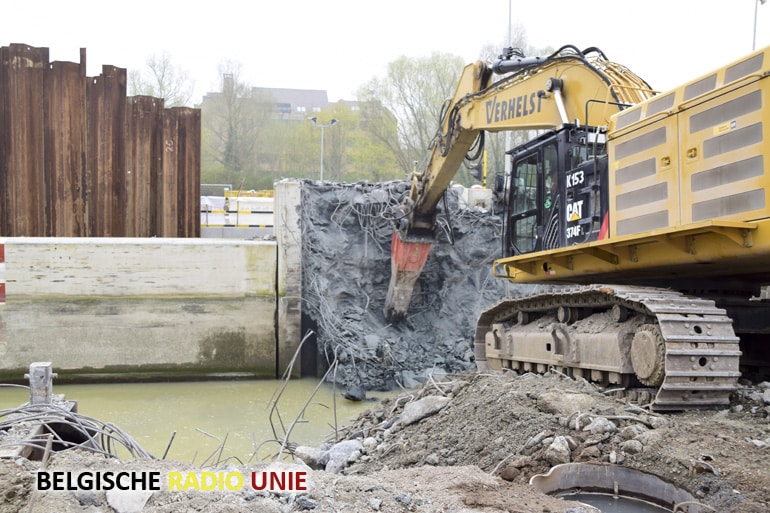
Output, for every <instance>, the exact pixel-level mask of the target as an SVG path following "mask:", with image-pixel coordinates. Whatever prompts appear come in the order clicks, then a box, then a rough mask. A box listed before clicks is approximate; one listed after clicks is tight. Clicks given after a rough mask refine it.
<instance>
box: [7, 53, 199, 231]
mask: <svg viewBox="0 0 770 513" xmlns="http://www.w3.org/2000/svg"><path fill="white" fill-rule="evenodd" d="M48 57H49V52H48V48H34V47H31V46H29V45H25V44H11V45H9V46H7V47H0V236H6V237H52V236H56V237H106V236H112V237H199V236H200V214H199V209H200V133H201V130H200V124H201V117H200V110H199V109H192V108H186V107H175V108H165V107H164V103H163V100H162V99H159V98H153V97H148V96H135V97H127V96H126V70H125V69H124V68H118V67H115V66H108V65H105V66H103V67H102V73H101V74H100V75H99V76H98V77H86V72H85V70H86V55H85V49H81V52H80V63H73V62H59V61H55V62H49V60H48Z"/></svg>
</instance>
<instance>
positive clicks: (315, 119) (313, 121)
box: [308, 116, 337, 182]
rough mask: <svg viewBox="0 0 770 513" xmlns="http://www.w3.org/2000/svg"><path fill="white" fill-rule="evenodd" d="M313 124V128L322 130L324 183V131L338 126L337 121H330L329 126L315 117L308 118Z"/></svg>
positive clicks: (322, 179) (322, 173) (322, 174)
mask: <svg viewBox="0 0 770 513" xmlns="http://www.w3.org/2000/svg"><path fill="white" fill-rule="evenodd" d="M308 119H309V120H310V122H311V123H313V126H317V127H318V128H320V129H321V177H320V179H321V181H322V182H323V181H324V129H325V128H331V127H333V126H334V125H336V124H337V119H336V118H335V119H332V120H331V121H329V124H328V125H324V124H321V123H319V122H318V118H317V117H315V116H313V117H312V118H308Z"/></svg>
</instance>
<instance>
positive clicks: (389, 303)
mask: <svg viewBox="0 0 770 513" xmlns="http://www.w3.org/2000/svg"><path fill="white" fill-rule="evenodd" d="M495 75H497V76H501V77H502V78H500V79H499V80H497V81H493V77H494V76H495ZM653 94H654V93H653V91H652V90H651V89H650V87H649V85H648V84H647V83H646V82H644V80H642V79H641V78H639V77H638V76H636V75H635V74H634V73H632V72H631V71H630V70H628V69H627V68H625V67H624V66H621V65H619V64H616V63H613V62H610V61H608V60H607V59H606V57H605V56H604V54H603V53H602V52H601V51H600V50H598V49H595V48H591V49H588V50H585V51H582V52H581V51H579V50H578V49H577V48H575V47H573V46H565V47H563V48H561V49H560V50H558V51H557V52H555V53H553V54H552V55H550V56H548V57H532V58H527V57H524V56H523V55H522V54H521V53H520V52H517V51H515V50H513V49H507V51H506V53H505V54H503V55H501V56H500V58H499V59H498V60H497V61H495V63H494V64H493V65H492V66H491V67H490V66H488V65H487V64H485V63H483V62H476V63H473V64H469V65H468V66H466V67H465V68H464V70H463V72H462V74H461V76H460V80H459V81H458V84H457V87H456V90H455V93H454V96H453V97H452V98H451V99H450V100H449V101H448V102H447V104H445V106H444V111H443V116H442V121H441V126H440V127H439V130H438V132H437V134H436V137H435V138H434V140H433V143H432V146H431V148H430V157H429V159H428V163H427V166H426V167H425V169H423V170H422V171H420V172H417V171H415V172H413V173H412V176H411V187H410V191H409V195H408V197H406V198H405V200H404V203H403V206H402V207H403V211H402V212H403V213H402V217H401V218H400V220H399V226H398V227H397V229H396V231H395V232H394V234H393V240H392V247H391V278H390V285H389V288H388V294H387V297H386V301H385V308H384V313H385V316H386V318H388V319H389V320H398V319H400V318H402V317H403V316H404V315H405V314H406V312H407V310H408V307H409V303H410V301H411V297H412V291H413V289H414V284H415V283H416V281H417V279H418V278H419V276H420V273H421V272H422V269H423V267H424V265H425V262H426V261H427V258H428V254H429V252H430V246H431V244H432V242H433V241H434V240H435V229H436V207H437V205H438V202H439V201H440V200H441V197H442V195H443V194H444V192H445V191H446V189H447V188H448V187H449V185H450V183H451V181H452V179H453V178H454V176H455V174H456V173H457V171H458V170H459V168H460V165H461V164H462V163H463V160H465V158H466V155H467V154H468V152H469V150H470V149H471V148H472V147H474V145H476V142H477V140H479V141H480V142H481V141H483V133H484V131H491V132H497V131H503V130H535V129H554V128H558V127H560V126H562V125H564V124H567V123H573V122H577V123H582V124H585V125H590V126H595V127H606V126H607V125H608V123H609V118H610V116H611V115H612V114H614V113H616V112H618V111H619V110H622V109H623V108H625V107H627V106H630V105H634V104H636V103H638V102H639V101H642V100H644V99H647V98H649V97H650V96H652V95H653Z"/></svg>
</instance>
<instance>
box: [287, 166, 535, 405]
mask: <svg viewBox="0 0 770 513" xmlns="http://www.w3.org/2000/svg"><path fill="white" fill-rule="evenodd" d="M408 188H409V187H408V183H407V182H400V181H399V182H390V183H379V184H371V185H370V184H361V183H359V184H334V185H330V184H328V183H327V184H323V185H319V184H317V183H313V182H305V183H303V185H302V216H301V222H302V225H303V226H302V233H303V241H302V247H303V251H302V262H303V264H302V265H303V267H302V276H303V277H302V289H303V297H304V298H305V300H304V301H303V313H304V314H306V318H307V319H309V321H310V324H308V325H307V326H306V330H312V331H314V332H315V333H316V334H317V340H316V342H317V346H318V352H319V355H320V357H321V364H322V365H329V364H331V362H333V361H334V360H335V358H336V361H337V362H338V368H337V370H336V373H335V379H336V380H337V383H339V384H341V385H343V386H346V387H350V386H352V385H360V386H361V387H363V388H364V389H365V390H391V389H394V388H396V387H399V386H401V387H403V388H411V387H414V386H416V385H419V384H420V383H422V382H424V381H426V379H427V378H428V376H429V375H430V374H431V373H434V372H440V373H441V374H442V375H443V374H445V373H456V372H462V371H466V370H469V369H471V368H473V367H474V356H473V335H474V329H475V323H476V319H477V318H478V315H479V313H480V312H481V311H482V310H483V309H484V308H486V307H488V306H489V305H491V304H493V303H495V302H497V301H498V300H499V299H500V298H501V297H503V296H504V295H506V293H507V294H508V295H515V293H516V292H517V291H518V290H522V287H523V286H520V285H519V286H514V285H512V284H509V283H508V282H507V281H505V280H500V279H497V278H494V276H492V273H491V268H492V265H491V264H492V262H493V261H494V259H496V258H499V257H500V251H501V250H500V248H501V245H500V237H501V230H502V221H501V219H500V217H499V216H497V215H495V214H494V212H493V211H490V210H487V209H478V208H465V209H461V208H460V207H459V200H458V198H459V194H458V192H457V190H456V189H455V188H452V189H450V190H449V191H448V193H447V202H446V204H447V205H448V212H449V213H448V214H447V212H445V211H444V208H443V202H442V204H441V208H440V209H439V214H438V225H439V229H438V239H437V241H436V242H435V243H434V244H433V247H432V248H431V253H430V256H429V257H428V261H427V263H426V266H425V269H424V270H423V273H422V275H421V277H420V278H419V280H418V282H417V284H416V286H415V292H414V295H413V297H412V302H411V305H410V308H409V311H408V313H407V315H406V318H405V319H404V320H402V321H401V322H399V323H397V324H390V323H388V322H387V320H386V319H385V316H384V314H383V306H384V304H385V296H386V294H387V290H388V283H389V279H390V245H391V240H392V236H393V231H394V228H395V226H396V222H397V220H398V219H399V217H400V216H402V215H403V214H401V213H400V205H401V200H402V198H403V196H404V195H405V194H406V193H407V192H408Z"/></svg>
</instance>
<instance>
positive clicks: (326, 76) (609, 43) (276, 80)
mask: <svg viewBox="0 0 770 513" xmlns="http://www.w3.org/2000/svg"><path fill="white" fill-rule="evenodd" d="M759 2H760V0H645V1H644V2H639V1H628V0H582V1H579V0H545V1H540V0H539V1H535V0H529V1H523V0H464V1H460V0H388V1H387V2H377V3H375V2H371V1H366V0H357V1H356V0H270V1H267V2H266V1H254V2H246V1H243V0H238V1H235V0H217V1H215V2H179V1H175V0H166V1H157V0H154V1H150V0H132V1H130V2H110V1H105V0H99V1H93V0H68V1H66V2H64V1H61V0H38V1H35V2H23V1H13V2H4V5H3V7H2V8H0V46H8V45H9V44H12V43H24V44H28V45H30V46H35V47H46V48H49V49H50V60H51V61H70V62H79V60H80V48H86V58H87V75H88V76H97V75H99V73H100V72H101V67H102V65H113V66H119V67H122V68H127V69H129V70H141V69H143V68H145V69H146V62H147V60H148V59H149V58H150V57H152V56H153V55H157V56H160V55H162V54H163V53H166V54H168V55H169V56H170V58H171V60H172V62H173V63H174V65H175V66H177V67H178V68H179V69H182V70H184V71H185V72H186V73H187V74H188V76H189V77H190V78H191V79H192V80H193V81H194V83H195V93H194V96H193V99H192V101H193V103H198V102H200V100H201V98H202V97H203V95H204V94H205V93H206V92H210V91H217V90H218V89H219V84H220V80H219V77H218V75H219V72H218V69H219V66H220V64H221V63H222V62H223V61H226V60H229V61H233V62H237V63H239V64H240V78H241V80H242V81H243V82H245V83H246V84H248V85H251V86H258V87H270V88H298V89H323V90H326V91H327V92H328V95H329V100H330V101H337V100H339V99H345V100H354V99H355V92H356V90H357V89H358V88H359V87H360V86H361V85H363V84H365V83H366V82H368V81H369V80H370V79H372V78H374V77H384V76H385V75H386V73H387V64H388V63H389V62H392V61H394V60H396V59H398V58H399V57H401V56H407V57H412V58H423V57H429V56H430V55H432V54H433V53H436V52H441V53H448V54H452V55H457V56H459V57H461V58H462V59H463V61H465V62H473V61H475V60H477V59H478V58H479V57H480V55H481V51H482V48H484V47H485V46H487V45H490V44H491V45H494V46H495V47H497V46H499V47H500V48H501V49H502V47H503V46H504V45H506V44H507V43H508V26H509V20H510V21H511V23H513V24H515V25H519V26H521V27H523V28H524V30H525V32H526V35H527V40H528V42H529V44H530V45H532V46H533V47H538V48H544V47H549V46H550V47H553V48H558V47H560V46H563V45H566V44H571V45H574V46H577V47H578V48H581V49H583V48H587V47H591V46H595V47H598V48H600V49H602V50H603V51H604V53H605V54H606V55H607V57H608V58H609V59H610V60H613V61H615V62H618V63H620V64H623V65H625V66H626V67H628V68H630V69H631V70H632V71H634V72H635V73H636V74H637V75H639V76H641V77H642V78H643V79H645V80H646V81H647V83H649V84H650V85H651V86H652V87H653V88H654V89H658V90H667V89H670V88H673V87H676V86H678V85H681V84H683V83H685V82H689V81H690V80H693V79H695V78H698V77H699V76H701V75H704V74H706V73H708V72H709V71H711V70H713V69H716V68H718V67H720V66H722V65H724V64H727V63H729V62H732V61H734V60H736V59H738V58H740V57H742V56H743V55H746V54H748V53H750V52H751V51H752V44H753V35H754V23H755V11H756V27H757V28H756V47H757V49H759V48H762V47H765V46H770V2H768V3H766V4H764V5H763V4H760V3H759Z"/></svg>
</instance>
